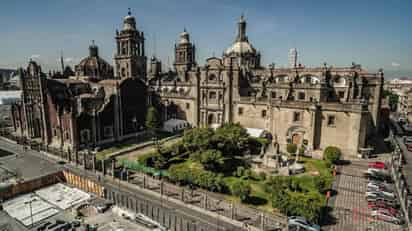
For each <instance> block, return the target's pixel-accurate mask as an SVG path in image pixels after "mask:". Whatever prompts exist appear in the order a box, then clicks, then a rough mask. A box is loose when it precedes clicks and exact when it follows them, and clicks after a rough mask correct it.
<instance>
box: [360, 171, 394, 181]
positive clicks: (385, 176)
mask: <svg viewBox="0 0 412 231" xmlns="http://www.w3.org/2000/svg"><path fill="white" fill-rule="evenodd" d="M364 175H365V177H367V178H369V179H371V180H375V181H385V182H392V178H391V175H390V174H389V172H388V171H386V170H384V169H375V168H368V170H367V171H365V172H364Z"/></svg>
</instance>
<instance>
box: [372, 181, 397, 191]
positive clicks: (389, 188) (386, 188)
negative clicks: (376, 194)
mask: <svg viewBox="0 0 412 231" xmlns="http://www.w3.org/2000/svg"><path fill="white" fill-rule="evenodd" d="M367 187H368V189H376V190H384V191H387V192H393V187H392V186H390V185H389V184H385V183H382V182H377V181H370V182H369V183H368V185H367Z"/></svg>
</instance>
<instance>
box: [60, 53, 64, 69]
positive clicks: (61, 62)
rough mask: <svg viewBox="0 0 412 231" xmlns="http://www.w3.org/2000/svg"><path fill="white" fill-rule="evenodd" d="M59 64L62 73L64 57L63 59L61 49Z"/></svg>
mask: <svg viewBox="0 0 412 231" xmlns="http://www.w3.org/2000/svg"><path fill="white" fill-rule="evenodd" d="M60 65H61V68H62V74H63V73H64V59H63V51H60Z"/></svg>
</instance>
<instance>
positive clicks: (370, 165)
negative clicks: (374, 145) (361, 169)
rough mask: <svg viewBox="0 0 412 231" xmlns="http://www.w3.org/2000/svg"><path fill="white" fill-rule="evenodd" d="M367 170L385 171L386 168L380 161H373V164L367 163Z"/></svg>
mask: <svg viewBox="0 0 412 231" xmlns="http://www.w3.org/2000/svg"><path fill="white" fill-rule="evenodd" d="M368 167H369V168H375V169H387V168H388V166H387V165H386V164H385V163H384V162H381V161H375V162H369V163H368Z"/></svg>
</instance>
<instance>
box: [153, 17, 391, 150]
mask: <svg viewBox="0 0 412 231" xmlns="http://www.w3.org/2000/svg"><path fill="white" fill-rule="evenodd" d="M195 51H196V50H195V46H194V44H192V43H191V42H190V36H189V34H188V33H187V32H186V31H184V32H183V33H181V34H180V38H179V40H178V43H177V44H176V45H175V62H174V70H173V71H168V72H161V71H160V69H159V64H158V62H159V61H158V60H156V58H152V59H151V60H150V68H149V72H148V76H149V77H148V79H149V86H150V87H151V89H152V90H153V91H154V92H155V93H156V95H159V96H160V99H161V102H162V105H163V107H164V108H165V110H164V112H165V113H164V119H165V120H167V119H170V118H179V119H183V120H187V121H189V122H190V123H191V124H193V125H194V126H208V127H219V126H221V125H222V124H223V123H228V122H229V123H240V124H241V125H243V126H244V127H246V128H257V129H261V130H265V131H266V132H268V133H269V134H270V135H271V136H272V139H273V141H274V142H276V143H277V144H279V147H280V149H281V150H283V151H285V149H286V146H287V144H288V143H294V144H297V145H298V146H300V145H302V144H303V145H305V147H306V148H307V149H309V150H322V149H324V148H325V147H327V146H337V147H339V148H340V149H341V150H342V151H343V153H344V154H346V155H356V154H357V153H358V152H359V150H360V149H362V148H366V147H368V143H367V140H368V137H370V136H372V135H373V134H375V133H376V132H377V129H378V126H379V111H380V106H381V94H382V87H383V79H384V78H383V72H382V71H379V72H378V73H368V72H367V71H365V70H363V69H362V68H361V66H360V65H356V64H352V65H351V66H349V67H329V66H327V65H326V64H324V65H323V66H321V67H314V68H309V67H304V66H302V65H300V64H298V63H297V51H296V50H295V49H292V50H291V57H290V62H291V64H290V67H289V68H276V67H275V66H274V65H269V67H262V65H261V56H260V53H259V52H258V51H257V50H256V49H255V48H254V46H253V45H252V44H251V42H250V41H249V40H248V37H247V34H246V21H245V19H244V18H243V17H241V18H240V20H239V22H238V30H237V36H236V38H235V41H234V43H233V44H232V45H231V46H230V47H229V48H227V49H226V50H225V51H224V53H223V56H222V57H211V58H209V59H207V60H206V65H204V66H199V65H197V64H196V60H195Z"/></svg>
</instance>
